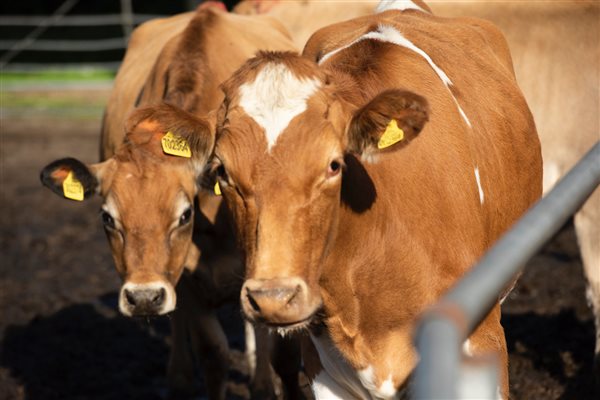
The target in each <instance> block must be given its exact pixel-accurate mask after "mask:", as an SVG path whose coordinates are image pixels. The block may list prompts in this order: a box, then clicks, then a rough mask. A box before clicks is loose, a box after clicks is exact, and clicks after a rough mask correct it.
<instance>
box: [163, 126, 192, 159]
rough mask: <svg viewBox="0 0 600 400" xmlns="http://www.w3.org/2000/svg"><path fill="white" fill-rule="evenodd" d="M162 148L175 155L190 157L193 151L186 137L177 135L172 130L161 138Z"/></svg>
mask: <svg viewBox="0 0 600 400" xmlns="http://www.w3.org/2000/svg"><path fill="white" fill-rule="evenodd" d="M160 143H161V145H162V149H163V151H164V152H165V153H167V154H171V155H173V156H178V157H185V158H190V157H191V156H192V151H191V150H190V146H189V145H188V143H187V142H186V141H185V139H184V138H182V137H180V136H177V135H175V134H173V133H171V132H167V133H166V134H165V136H163V137H162V139H161V140H160Z"/></svg>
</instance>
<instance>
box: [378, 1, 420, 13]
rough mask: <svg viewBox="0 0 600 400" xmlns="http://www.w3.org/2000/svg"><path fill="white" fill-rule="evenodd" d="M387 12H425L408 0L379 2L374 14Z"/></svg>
mask: <svg viewBox="0 0 600 400" xmlns="http://www.w3.org/2000/svg"><path fill="white" fill-rule="evenodd" d="M387 10H400V11H404V10H419V11H425V10H423V9H422V8H421V7H419V6H418V5H416V4H415V3H413V2H412V1H410V0H381V1H380V2H379V4H378V5H377V7H376V8H375V13H380V12H384V11H387Z"/></svg>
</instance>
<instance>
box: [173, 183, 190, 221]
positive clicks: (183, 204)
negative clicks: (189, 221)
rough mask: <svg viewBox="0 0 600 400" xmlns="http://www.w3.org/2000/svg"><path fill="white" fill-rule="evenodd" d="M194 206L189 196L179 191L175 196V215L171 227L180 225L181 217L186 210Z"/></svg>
mask: <svg viewBox="0 0 600 400" xmlns="http://www.w3.org/2000/svg"><path fill="white" fill-rule="evenodd" d="M191 206H192V203H190V201H189V200H188V198H187V196H186V195H185V194H184V193H183V192H179V194H178V195H177V197H176V198H175V207H174V210H175V215H173V222H172V223H171V229H174V228H176V227H177V226H179V218H180V217H181V215H182V214H183V212H184V211H185V210H187V209H188V208H189V207H191Z"/></svg>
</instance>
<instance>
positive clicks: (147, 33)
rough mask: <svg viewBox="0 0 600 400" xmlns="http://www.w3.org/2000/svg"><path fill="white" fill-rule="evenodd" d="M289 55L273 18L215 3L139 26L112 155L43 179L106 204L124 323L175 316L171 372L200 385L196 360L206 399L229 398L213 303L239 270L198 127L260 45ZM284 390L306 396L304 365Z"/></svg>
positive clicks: (114, 113) (63, 164)
mask: <svg viewBox="0 0 600 400" xmlns="http://www.w3.org/2000/svg"><path fill="white" fill-rule="evenodd" d="M188 21H189V23H188ZM179 22H181V23H182V24H183V25H184V27H185V29H182V28H181V26H179V25H177V23H179ZM174 23H175V24H174ZM144 38H148V40H147V43H148V45H149V46H150V45H151V47H150V48H148V47H147V46H146V45H145V43H146V40H144ZM154 46H157V47H154ZM158 46H160V48H159V47H158ZM292 48H293V44H292V43H291V40H290V39H289V36H288V35H287V33H286V32H285V30H284V29H283V28H282V27H281V25H280V24H279V23H277V22H276V21H273V20H272V19H270V18H268V17H244V16H238V15H234V14H229V13H226V12H224V11H221V10H217V9H214V8H202V9H199V10H198V11H197V12H196V13H194V14H193V16H191V15H190V14H184V15H182V16H178V17H173V18H171V19H168V20H166V21H162V23H151V25H150V26H149V27H147V26H142V27H141V28H140V29H139V30H137V31H136V32H135V33H134V35H133V38H132V43H131V46H130V48H129V49H128V52H127V56H126V57H125V61H124V65H123V68H122V69H121V71H120V72H119V75H118V77H117V80H116V83H115V88H114V90H113V94H112V96H111V102H112V101H114V103H110V104H109V106H108V108H107V114H106V118H105V121H104V122H105V123H104V131H103V140H102V154H104V156H106V157H108V158H107V159H106V160H105V161H103V162H101V163H97V164H87V165H86V164H84V163H82V162H80V161H78V160H76V159H62V160H58V161H55V162H53V163H51V164H50V165H49V166H47V167H46V168H45V169H44V170H43V171H42V180H43V182H44V184H46V185H47V186H48V187H50V188H51V189H52V190H53V191H55V192H56V193H57V194H59V195H61V196H65V193H66V192H65V186H64V182H65V179H66V178H68V177H69V175H70V178H69V179H72V178H75V179H76V180H77V181H79V182H80V189H81V195H82V197H83V198H87V197H90V196H92V195H93V194H94V193H98V194H100V195H101V196H102V197H103V199H104V204H103V206H102V219H103V222H104V226H105V230H106V233H107V237H108V239H109V242H110V245H111V248H112V253H113V258H114V261H115V266H116V269H117V271H118V272H119V275H120V276H121V277H122V279H123V286H122V287H121V290H120V295H119V309H120V310H121V312H122V313H123V314H125V315H127V316H136V315H163V314H167V313H172V316H173V317H172V328H173V347H172V351H171V357H170V361H169V368H168V376H169V382H170V385H171V386H172V387H173V388H175V389H179V390H186V391H187V390H189V389H191V388H193V387H194V369H193V362H194V358H196V360H197V361H198V362H200V363H201V364H203V365H204V367H205V368H204V369H205V378H206V379H205V381H206V385H207V388H208V396H209V398H211V399H222V398H224V397H225V389H226V386H225V384H226V377H227V373H228V367H229V363H230V361H229V351H228V344H227V339H226V337H225V335H224V332H223V329H222V327H221V326H220V324H219V322H218V320H217V318H216V315H215V307H216V306H218V305H220V304H222V303H223V302H225V301H231V299H236V298H238V296H239V289H240V286H241V283H242V282H241V279H240V276H242V275H243V265H242V263H241V261H240V258H239V255H238V253H237V251H236V248H235V241H234V240H233V236H232V233H231V231H230V229H229V228H228V222H227V220H226V216H225V215H224V212H225V210H224V208H223V207H220V206H219V205H220V199H219V198H217V197H215V196H214V195H212V194H207V193H206V192H201V191H200V190H199V189H200V182H199V179H200V178H201V176H202V173H203V169H204V167H205V164H206V161H207V158H208V156H209V155H210V154H211V152H212V150H213V147H214V146H213V145H214V135H213V134H212V133H210V132H208V131H206V130H205V129H202V127H203V126H204V125H206V124H208V121H209V120H210V119H211V118H213V117H211V116H207V114H209V112H210V111H211V110H213V109H215V108H216V107H217V105H218V104H219V103H220V102H221V100H222V98H223V95H222V93H221V91H220V90H219V89H218V85H219V84H220V83H221V82H222V81H223V80H225V79H226V78H227V77H229V75H230V74H231V73H232V72H233V71H234V70H235V69H236V68H237V67H239V66H240V65H241V64H242V63H243V62H244V61H245V60H246V59H247V58H249V57H250V56H252V55H253V54H254V53H255V52H256V51H257V50H258V49H272V50H277V49H279V50H283V49H292ZM145 53H146V56H147V59H146V58H144V54H145ZM138 63H139V64H138ZM142 78H143V79H142ZM163 101H167V102H168V103H169V104H160V103H162V102H163ZM174 105H175V106H178V107H174ZM136 106H138V107H141V108H140V109H139V110H137V111H135V112H134V113H133V114H132V115H131V116H130V117H129V119H128V121H127V122H126V121H125V119H124V118H125V117H124V116H125V115H126V111H129V110H131V109H134V108H135V107H136ZM148 106H150V107H148ZM167 132H171V133H172V134H174V135H176V136H180V137H185V138H186V140H187V144H188V147H189V150H191V157H189V158H187V157H185V156H183V157H182V156H178V155H172V154H167V150H166V149H165V148H164V147H163V146H162V141H163V140H164V139H165V137H166V136H167V135H166V133H167ZM67 182H68V181H67ZM195 203H196V204H197V206H195ZM261 336H262V337H263V339H264V335H261ZM188 338H189V339H188ZM188 340H190V341H191V349H193V351H194V353H195V357H193V353H192V352H191V351H190V350H191V349H190V346H189V345H188ZM260 343H262V344H263V345H266V343H264V340H263V341H261V342H260ZM258 353H259V354H258V356H259V357H261V359H260V360H257V370H258V371H257V376H256V379H255V380H254V383H255V386H254V388H255V394H258V393H257V392H263V391H266V392H271V391H272V390H273V388H272V387H271V377H270V366H269V360H268V349H264V348H263V349H258ZM265 356H266V358H265ZM288 364H289V365H290V367H291V368H292V369H294V365H293V362H290V363H288ZM284 367H285V366H284ZM282 371H283V372H285V373H288V371H287V370H285V368H284V369H283V370H280V371H279V372H280V373H281V372H282ZM294 374H296V376H295V377H294V376H293V375H294ZM294 379H295V380H296V381H295V382H294ZM284 383H287V384H288V387H287V389H288V390H290V391H294V390H298V387H297V386H298V385H297V370H296V371H293V372H292V373H290V374H289V375H288V376H286V377H284Z"/></svg>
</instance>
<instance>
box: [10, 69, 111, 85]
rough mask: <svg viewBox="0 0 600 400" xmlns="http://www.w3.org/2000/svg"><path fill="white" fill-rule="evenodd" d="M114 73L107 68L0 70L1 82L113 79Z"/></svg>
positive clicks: (95, 80) (96, 80)
mask: <svg viewBox="0 0 600 400" xmlns="http://www.w3.org/2000/svg"><path fill="white" fill-rule="evenodd" d="M114 77H115V73H114V72H112V71H108V70H100V69H89V70H47V71H36V72H0V80H1V81H2V83H3V84H4V83H7V84H14V83H21V82H22V83H30V82H64V81H72V82H81V81H84V82H89V81H92V82H98V81H110V80H112V79H114Z"/></svg>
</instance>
